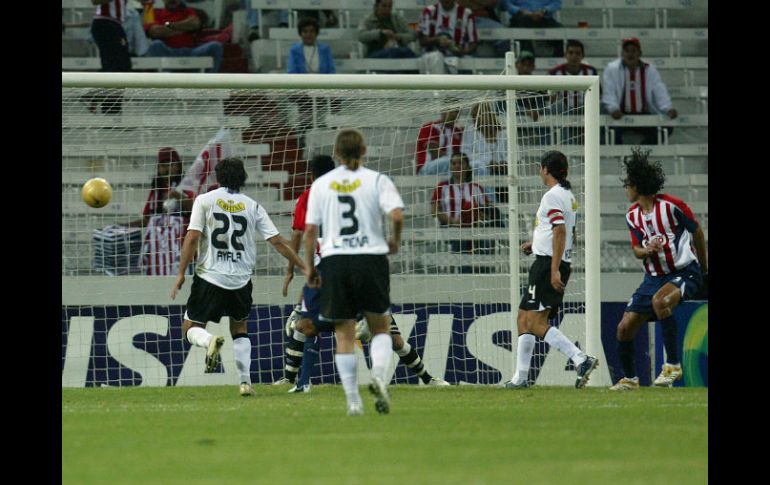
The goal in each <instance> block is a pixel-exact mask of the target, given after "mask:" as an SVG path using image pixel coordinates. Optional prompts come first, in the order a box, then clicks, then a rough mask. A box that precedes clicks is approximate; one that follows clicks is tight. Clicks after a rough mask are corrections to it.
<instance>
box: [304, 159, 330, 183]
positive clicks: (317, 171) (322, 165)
mask: <svg viewBox="0 0 770 485" xmlns="http://www.w3.org/2000/svg"><path fill="white" fill-rule="evenodd" d="M308 168H309V169H310V173H312V174H313V177H315V178H318V177H320V176H321V175H323V174H325V173H326V172H328V171H330V170H334V159H333V158H332V157H330V156H329V155H316V156H314V157H313V158H311V159H310V162H308Z"/></svg>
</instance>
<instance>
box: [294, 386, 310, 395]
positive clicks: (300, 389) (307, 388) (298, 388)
mask: <svg viewBox="0 0 770 485" xmlns="http://www.w3.org/2000/svg"><path fill="white" fill-rule="evenodd" d="M298 392H310V384H305V385H304V386H294V387H292V388H291V389H289V394H296V393H298Z"/></svg>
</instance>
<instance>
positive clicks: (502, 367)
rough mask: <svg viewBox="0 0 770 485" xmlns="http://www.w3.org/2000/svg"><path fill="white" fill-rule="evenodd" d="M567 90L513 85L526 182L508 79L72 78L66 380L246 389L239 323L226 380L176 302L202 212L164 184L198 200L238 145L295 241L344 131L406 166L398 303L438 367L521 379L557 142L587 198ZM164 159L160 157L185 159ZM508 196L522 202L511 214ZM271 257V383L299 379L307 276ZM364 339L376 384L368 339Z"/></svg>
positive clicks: (541, 352) (488, 378)
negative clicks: (326, 84)
mask: <svg viewBox="0 0 770 485" xmlns="http://www.w3.org/2000/svg"><path fill="white" fill-rule="evenodd" d="M565 94H566V95H569V94H570V93H558V92H552V93H548V92H523V91H519V92H517V93H516V99H517V101H516V114H515V116H516V121H517V125H518V128H517V132H516V134H517V137H516V138H517V148H516V151H515V152H514V153H515V154H514V160H513V166H514V170H515V177H514V174H513V173H509V169H508V153H509V152H508V143H507V135H506V129H505V128H506V124H507V121H506V119H507V117H506V106H507V105H506V95H505V92H504V91H471V90H458V91H440V92H439V91H408V90H392V91H389V90H298V89H294V90H288V89H287V90H228V89H207V90H200V89H85V88H64V89H63V90H62V103H63V104H62V278H63V306H62V375H63V377H62V382H63V385H67V386H83V385H85V386H97V385H111V386H126V385H185V384H190V385H192V384H217V383H220V384H232V383H237V382H236V381H237V373H236V370H235V364H234V361H233V351H232V343H231V340H230V334H229V329H228V326H227V319H226V318H223V319H222V321H221V322H219V323H213V322H212V323H210V324H209V326H208V330H209V331H210V332H211V333H213V334H217V335H224V336H225V337H226V339H227V342H226V343H225V345H224V347H223V354H222V356H223V364H222V365H221V366H220V368H219V369H218V370H217V372H215V373H212V374H204V372H203V367H204V366H203V356H204V354H205V349H202V348H198V347H191V346H190V345H189V344H188V343H187V342H186V341H184V340H183V339H182V335H181V329H180V327H181V322H182V318H183V314H184V303H185V301H186V298H187V295H188V294H189V293H188V292H186V291H185V292H183V293H182V294H181V295H180V297H178V298H177V299H176V300H175V301H171V300H170V298H169V297H168V296H167V295H168V293H169V290H170V288H171V285H172V282H173V278H172V277H171V276H173V275H174V274H175V273H176V270H177V268H178V266H177V265H178V258H179V248H180V247H181V240H182V237H183V233H184V226H185V224H186V222H187V217H188V216H189V213H187V212H186V211H185V204H184V202H182V203H181V204H179V205H177V207H176V210H173V208H172V209H171V210H169V209H168V208H167V209H164V206H163V203H162V202H163V201H164V200H165V199H166V198H167V197H168V191H167V190H166V189H165V185H164V184H167V183H168V180H172V182H171V183H172V185H174V184H176V185H178V186H179V187H181V188H182V189H183V190H182V192H183V193H185V194H187V196H188V197H190V196H194V195H197V194H199V193H204V192H206V191H207V190H208V189H210V188H211V187H212V185H213V184H215V179H214V178H213V167H214V166H215V165H216V163H217V162H218V161H219V160H221V159H222V158H225V157H227V156H238V157H240V158H242V159H243V160H244V162H245V166H246V170H247V173H248V175H249V178H248V180H247V184H246V187H245V188H244V190H243V192H244V193H245V194H247V195H249V196H250V197H252V198H254V199H255V200H256V201H257V202H259V203H260V204H261V205H263V206H264V207H265V208H266V210H267V212H268V213H269V214H270V216H271V218H272V220H273V222H274V223H275V225H276V227H277V228H278V229H279V230H280V231H281V233H282V235H283V236H284V237H286V238H287V239H288V237H289V235H290V233H291V224H292V213H293V210H294V205H295V201H296V199H297V197H299V195H300V194H301V193H302V192H303V191H304V190H305V189H307V188H308V187H309V185H310V181H311V180H310V174H309V173H308V169H307V162H308V160H309V159H310V158H312V157H313V156H314V155H318V154H325V155H333V144H334V141H335V136H336V133H337V132H338V130H339V129H340V128H357V129H359V130H360V131H361V132H362V133H363V135H364V138H365V141H366V145H367V156H366V164H367V166H368V167H369V168H372V169H374V170H378V171H381V172H383V173H385V174H387V175H389V176H390V177H392V179H393V180H394V182H395V185H396V187H397V188H398V189H399V191H400V193H401V196H402V198H403V199H404V202H405V204H406V209H405V216H406V220H405V224H404V232H403V243H402V248H401V251H400V252H399V254H397V255H395V256H392V257H391V258H390V262H391V266H390V267H391V300H392V301H393V303H394V306H393V312H394V315H395V319H396V322H397V324H398V326H399V328H400V331H401V334H402V336H403V338H404V340H406V341H407V342H409V343H410V345H411V346H412V347H413V348H415V349H416V350H417V351H418V354H419V355H420V356H421V357H422V361H423V363H424V364H425V368H426V370H427V371H428V372H429V373H430V374H431V375H433V376H436V377H441V378H444V379H446V380H447V381H449V382H452V383H479V384H496V383H499V382H501V381H502V380H507V379H508V378H509V377H510V375H511V373H512V372H513V366H514V362H515V361H514V354H513V352H514V351H515V347H516V333H515V328H516V323H515V321H516V311H517V308H518V303H519V301H518V300H519V295H520V294H521V290H519V291H514V292H513V294H514V295H515V297H514V301H512V296H511V295H512V292H511V274H510V273H511V266H510V251H511V250H512V247H513V249H514V250H516V249H517V246H518V245H519V244H520V243H521V242H524V241H527V240H531V235H532V230H533V225H534V217H535V213H536V211H537V207H538V205H539V203H540V199H541V197H542V195H543V194H544V193H545V191H546V188H545V186H544V185H543V183H542V181H541V179H540V176H539V172H540V159H541V158H542V156H543V154H544V153H545V152H546V151H548V150H552V149H558V150H560V151H562V152H564V153H565V154H566V155H567V157H568V159H569V163H570V176H569V179H570V181H571V182H572V185H573V189H572V190H573V193H574V194H575V196H576V198H577V201H578V204H579V206H580V207H583V205H584V204H583V202H584V189H583V187H584V180H583V172H584V158H583V157H584V146H583V128H582V126H583V123H584V119H583V116H582V113H581V110H580V109H579V108H574V107H570V105H569V103H564V102H563V96H565ZM453 117H456V119H455V120H452V118H453ZM442 120H443V126H442V122H441V121H442ZM447 121H449V123H447ZM452 121H454V125H453V126H452V123H451V122H452ZM453 140H455V141H453ZM166 147H167V148H172V149H173V150H175V151H176V153H178V155H179V158H180V159H181V166H180V167H179V171H180V173H179V175H178V176H177V178H173V177H172V178H171V179H169V178H168V177H167V178H165V179H158V174H159V173H160V172H159V170H161V169H160V168H159V166H160V165H161V164H160V163H159V151H160V149H161V148H166ZM458 151H459V152H463V153H465V154H466V155H467V157H468V161H469V163H470V166H471V172H472V179H473V180H472V182H473V183H474V184H477V188H475V189H474V186H469V187H470V189H468V188H467V187H465V186H464V185H462V184H457V187H458V189H457V190H455V189H451V190H444V189H439V190H438V191H437V187H438V186H439V184H440V183H441V182H444V181H446V180H448V179H449V177H450V175H452V172H451V167H452V160H451V159H452V157H451V156H450V154H451V153H452V152H458ZM164 156H165V155H164ZM163 161H164V163H163V165H164V168H163V170H166V169H168V170H171V171H172V172H173V171H174V170H176V168H173V167H170V166H172V165H175V164H174V163H171V164H166V163H165V162H166V161H167V159H166V158H164V159H163ZM420 162H422V163H424V165H423V166H421V168H420V173H419V174H417V173H416V171H417V165H420V164H421V163H420ZM166 165H170V166H169V168H166ZM459 165H461V163H460V164H459ZM426 173H428V174H426ZM460 176H461V175H460V174H459V173H458V174H457V175H456V177H460ZM93 177H103V178H105V179H106V180H107V181H109V183H110V184H111V186H112V189H113V195H112V200H111V202H110V203H109V204H108V205H107V206H106V207H102V208H99V209H94V208H91V207H89V206H87V205H86V204H85V203H84V202H83V200H82V198H81V187H82V185H83V183H84V182H85V181H86V180H89V179H91V178H93ZM156 179H157V180H156ZM177 179H178V180H177ZM455 182H456V180H455ZM509 183H513V184H514V195H511V194H510V193H509ZM460 189H462V190H460ZM463 190H465V191H466V192H463ZM474 190H476V191H477V192H474ZM450 192H451V193H450ZM513 197H515V199H513ZM510 200H516V201H517V202H518V209H517V211H516V212H515V214H516V217H514V218H513V219H514V220H512V219H511V215H510V214H511V205H510V204H509V201H510ZM434 201H435V202H434ZM437 212H439V213H442V214H443V215H444V216H446V217H447V220H448V222H449V224H448V225H443V224H441V223H440V220H441V217H442V216H438V217H437V215H436V213H437ZM583 216H584V214H583V213H582V212H581V209H578V225H577V228H576V229H577V236H576V238H575V250H574V255H573V264H572V269H573V271H572V275H571V277H570V280H569V284H568V286H567V293H566V296H565V302H566V303H565V305H564V308H563V309H562V310H561V311H560V314H559V316H558V317H557V319H556V320H555V321H554V323H555V324H557V325H561V326H562V329H563V331H564V333H565V334H567V335H568V336H569V337H571V338H573V340H575V341H578V342H579V344H580V345H581V346H582V341H583V339H584V337H585V319H584V312H585V304H584V296H585V292H584V282H585V278H584V271H585V269H584V267H585V265H584V250H583V236H582V235H583V219H584V218H583ZM257 256H258V257H257V267H256V269H255V272H254V278H253V284H254V293H253V295H254V307H253V309H252V313H251V314H250V316H249V320H248V329H249V335H250V338H251V341H252V345H253V348H252V368H251V372H252V381H253V382H255V383H270V382H274V381H275V380H277V379H280V378H281V377H282V376H283V368H284V351H285V345H286V336H285V334H284V333H283V326H284V322H285V319H286V318H287V317H288V315H289V313H290V311H291V308H292V307H293V305H294V304H295V303H296V301H297V299H298V297H299V294H300V291H301V286H302V283H303V282H304V281H303V277H302V276H301V275H298V276H297V277H295V279H294V281H293V283H292V284H291V286H290V288H289V295H288V296H287V297H284V296H283V295H281V285H282V281H283V277H284V275H285V272H286V266H287V263H286V261H285V260H284V259H283V258H282V257H281V256H280V255H279V254H278V253H276V252H275V251H274V250H273V249H272V248H270V247H269V245H268V244H262V245H260V246H259V247H258V255H257ZM531 263H532V257H525V256H523V255H522V256H521V258H520V260H519V266H518V268H514V271H515V272H518V274H519V277H520V280H519V281H520V288H523V287H524V286H526V281H527V270H528V267H529V266H530V265H531ZM163 276H168V277H166V278H164V277H163ZM189 281H190V279H188V284H187V288H186V290H187V291H189ZM333 347H334V343H333V337H332V336H329V335H324V336H322V337H321V354H320V362H319V367H318V369H316V373H315V375H314V377H313V379H312V382H313V383H336V382H338V377H337V375H336V373H335V370H334V364H333V361H334V360H333ZM537 350H538V351H537V353H536V355H535V357H534V358H533V369H532V374H531V378H532V379H533V380H534V379H535V378H537V379H538V382H539V383H541V384H542V383H545V384H570V385H571V384H572V383H573V382H574V374H573V373H567V372H565V360H566V359H562V357H561V356H560V355H559V356H558V357H555V358H553V359H550V360H549V359H545V358H544V357H545V355H547V346H546V344H545V343H542V342H539V343H538V347H537ZM359 351H360V352H361V353H362V354H363V358H360V359H359V367H360V368H361V374H360V377H361V382H366V380H367V376H368V373H366V372H365V368H366V365H368V364H367V363H368V346H367V345H366V344H364V345H362V346H361V347H360V349H359ZM394 367H395V368H394V374H393V375H394V379H395V382H396V383H412V384H416V383H419V382H420V380H419V378H418V377H417V376H416V375H414V374H413V373H412V372H411V371H410V370H408V369H407V368H406V367H405V366H404V365H403V364H401V363H399V362H398V359H396V358H394Z"/></svg>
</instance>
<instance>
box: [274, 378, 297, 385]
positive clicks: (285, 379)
mask: <svg viewBox="0 0 770 485" xmlns="http://www.w3.org/2000/svg"><path fill="white" fill-rule="evenodd" d="M284 384H294V381H292V380H291V379H287V378H286V377H281V378H280V379H278V380H277V381H275V382H273V385H274V386H282V385H284Z"/></svg>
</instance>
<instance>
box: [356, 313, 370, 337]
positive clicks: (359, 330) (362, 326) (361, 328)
mask: <svg viewBox="0 0 770 485" xmlns="http://www.w3.org/2000/svg"><path fill="white" fill-rule="evenodd" d="M371 339H372V332H371V331H370V330H369V324H368V323H367V322H366V318H363V319H361V320H359V321H358V323H356V340H360V341H361V342H369V341H370V340H371Z"/></svg>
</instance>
